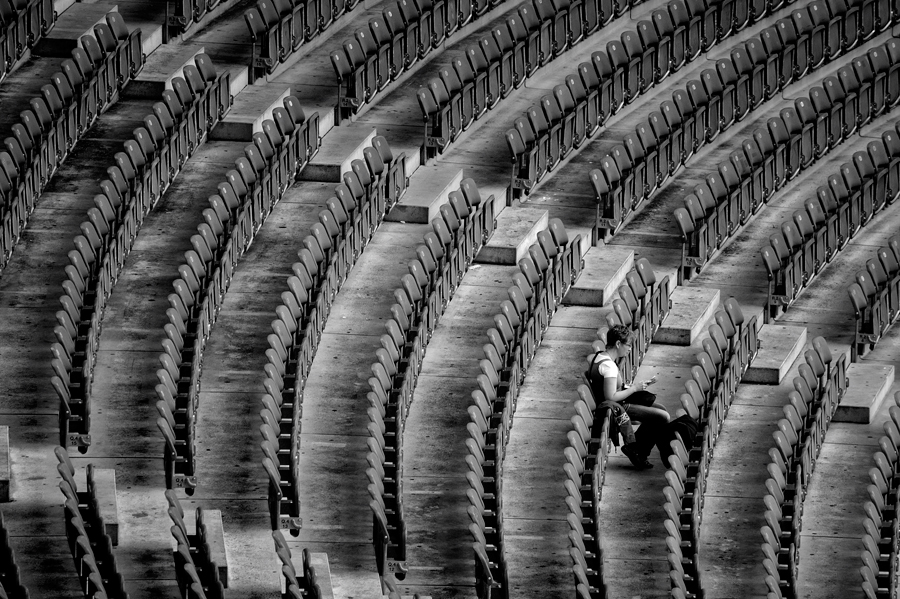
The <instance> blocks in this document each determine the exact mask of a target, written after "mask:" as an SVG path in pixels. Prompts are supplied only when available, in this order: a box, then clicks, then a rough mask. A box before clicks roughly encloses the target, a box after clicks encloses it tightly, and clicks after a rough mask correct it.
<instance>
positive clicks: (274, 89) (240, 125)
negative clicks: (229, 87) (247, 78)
mask: <svg viewBox="0 0 900 599" xmlns="http://www.w3.org/2000/svg"><path fill="white" fill-rule="evenodd" d="M289 95H291V88H290V87H288V86H284V87H282V86H280V85H271V86H267V87H260V86H255V85H251V86H248V87H246V88H244V90H243V91H242V92H241V93H240V94H238V95H236V96H235V97H234V104H232V106H231V110H229V111H228V114H226V115H225V118H224V119H222V120H221V121H219V123H218V124H217V125H216V126H215V127H214V128H213V130H212V132H210V135H209V138H210V139H212V140H223V141H246V142H249V141H251V140H252V139H253V134H254V133H257V132H259V131H262V123H263V121H264V120H266V119H271V118H272V109H274V108H276V107H278V106H284V99H285V98H286V97H288V96H289ZM307 168H308V167H307Z"/></svg>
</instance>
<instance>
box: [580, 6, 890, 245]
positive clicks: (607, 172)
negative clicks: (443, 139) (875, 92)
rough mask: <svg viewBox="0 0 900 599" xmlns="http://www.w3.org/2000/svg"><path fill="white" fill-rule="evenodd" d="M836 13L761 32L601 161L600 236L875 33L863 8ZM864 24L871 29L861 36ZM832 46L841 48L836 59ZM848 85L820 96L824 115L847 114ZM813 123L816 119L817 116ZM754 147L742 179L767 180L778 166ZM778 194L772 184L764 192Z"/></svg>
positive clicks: (802, 17) (806, 14)
mask: <svg viewBox="0 0 900 599" xmlns="http://www.w3.org/2000/svg"><path fill="white" fill-rule="evenodd" d="M831 8H832V9H833V10H835V11H838V12H834V13H831V14H830V16H829V17H827V18H826V17H825V16H824V15H822V12H823V11H825V6H824V3H823V2H821V1H817V2H813V3H811V4H810V5H809V6H807V7H805V8H802V9H798V10H796V11H794V12H793V13H792V17H791V18H790V19H787V18H785V19H782V20H780V21H779V23H780V25H781V26H780V27H769V28H767V29H764V30H763V31H762V32H761V33H760V34H759V35H758V36H755V37H753V38H750V39H749V40H748V41H747V42H746V43H745V44H738V45H737V47H735V48H734V49H732V51H731V53H730V57H729V58H727V59H725V58H723V59H720V60H718V61H716V69H715V70H713V69H706V70H704V71H703V72H702V73H701V81H697V80H692V81H689V82H688V83H687V86H686V88H685V89H684V90H680V89H679V90H676V91H675V92H674V93H673V94H672V100H671V101H669V100H667V101H665V102H663V103H662V104H661V105H660V111H659V112H653V113H651V114H650V116H649V118H648V124H647V125H644V124H643V123H642V124H641V125H639V126H638V127H637V130H636V133H635V135H634V136H633V137H632V138H631V141H630V143H629V144H628V147H625V146H617V147H615V148H613V150H612V152H611V153H610V154H608V155H607V156H606V157H604V158H603V159H602V160H601V168H600V169H596V170H593V171H591V181H592V183H593V185H594V187H595V190H596V192H597V196H598V200H599V203H600V205H599V208H598V218H597V228H598V236H601V237H606V236H610V235H612V234H614V233H615V232H616V231H617V230H618V228H620V227H621V225H622V224H623V223H624V221H625V220H626V219H627V218H628V217H629V216H630V214H631V213H632V212H633V211H634V210H635V208H636V207H637V206H639V205H640V204H641V203H642V202H643V201H644V200H646V199H647V198H648V197H650V196H651V195H652V194H653V193H654V192H655V190H656V189H658V187H659V184H660V183H661V182H662V181H663V180H665V178H666V176H667V173H668V174H669V175H672V174H674V172H675V171H676V170H677V169H678V168H680V167H681V166H683V165H684V164H685V162H686V160H687V159H688V158H689V157H690V156H691V155H693V153H694V152H696V151H697V150H698V149H699V148H700V147H701V146H703V145H705V144H707V143H710V142H712V141H713V140H714V139H715V138H716V137H717V136H718V135H719V133H721V132H722V131H725V130H727V129H728V128H730V127H731V126H732V125H733V124H734V123H735V122H738V121H740V120H742V119H743V118H745V117H746V115H747V114H748V113H749V112H750V111H751V110H754V109H755V108H757V107H758V106H759V105H760V104H761V103H762V102H763V101H765V100H769V99H771V98H773V97H774V96H775V94H777V93H779V92H780V91H781V90H782V89H784V87H785V86H786V85H788V84H790V83H792V82H796V81H799V80H800V79H801V78H803V77H804V76H805V75H807V74H808V73H811V72H813V71H814V70H815V69H817V68H818V67H819V66H821V65H823V64H825V63H826V62H827V61H829V60H833V59H834V58H836V57H837V56H839V55H841V54H843V53H844V52H846V51H848V50H850V49H851V48H854V47H856V45H857V44H858V43H859V41H860V39H863V38H867V37H870V36H871V34H873V33H874V31H875V29H874V24H873V23H869V22H868V21H866V20H865V19H858V18H855V17H858V7H852V8H848V7H846V5H843V4H842V3H841V4H840V6H835V7H831ZM865 23H868V27H869V28H868V29H864V28H863V24H865ZM832 38H834V39H832ZM831 43H834V44H837V47H838V50H837V51H836V52H835V51H834V48H833V46H831V45H829V44H831ZM851 74H852V72H851ZM850 83H851V80H847V81H846V82H841V83H838V82H836V86H834V87H831V86H830V87H829V90H830V91H829V93H830V96H825V94H822V97H821V98H820V100H821V104H820V106H817V107H820V108H821V111H822V112H824V113H827V114H830V112H831V110H832V109H837V106H841V108H842V107H843V104H844V102H845V101H846V100H847V98H849V96H850V94H851V93H853V91H854V90H855V89H858V87H859V83H857V86H856V87H855V88H853V90H851V91H845V90H844V88H843V87H842V85H843V84H847V85H848V86H849V85H850ZM813 115H814V117H815V118H818V117H819V112H818V110H814V111H813ZM841 116H843V110H841ZM840 138H841V139H843V135H841V136H840ZM755 141H758V142H759V143H762V144H763V145H762V147H761V148H757V147H749V148H747V147H745V151H746V153H747V155H746V162H747V163H749V164H747V165H744V164H743V163H741V167H742V172H743V170H746V169H749V170H750V171H751V172H753V173H757V172H760V171H762V172H767V170H768V169H770V168H773V167H771V166H770V165H772V164H773V163H774V162H776V157H775V156H773V154H774V153H775V148H774V147H771V146H772V144H771V143H770V140H769V138H768V136H763V138H762V139H759V140H755ZM760 176H761V175H760ZM776 187H777V185H776V183H774V182H773V183H772V184H771V185H769V186H768V187H767V189H775V188H776ZM678 214H679V215H681V216H682V218H681V220H679V221H678V222H679V225H680V226H681V227H682V228H683V229H684V231H685V233H684V235H685V236H686V237H687V238H688V239H690V238H691V237H690V236H691V235H693V233H694V231H693V229H692V228H691V221H690V219H686V218H684V215H683V214H682V213H680V212H679V213H678Z"/></svg>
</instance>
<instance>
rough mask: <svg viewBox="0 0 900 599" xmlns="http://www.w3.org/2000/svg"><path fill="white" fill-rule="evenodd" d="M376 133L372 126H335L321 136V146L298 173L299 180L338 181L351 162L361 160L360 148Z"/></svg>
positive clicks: (361, 152) (369, 142)
mask: <svg viewBox="0 0 900 599" xmlns="http://www.w3.org/2000/svg"><path fill="white" fill-rule="evenodd" d="M376 135H378V132H377V131H376V130H375V129H374V128H373V127H362V126H361V127H335V128H333V129H332V130H331V131H330V132H329V133H328V135H326V136H325V137H324V138H322V147H321V148H319V153H318V154H316V155H315V156H314V157H313V159H312V160H310V161H309V164H307V165H306V168H304V169H303V171H302V172H301V173H300V180H301V181H326V182H329V183H340V182H341V175H343V174H344V173H346V172H349V171H350V163H351V162H353V161H354V160H357V159H358V160H364V158H363V150H364V149H365V148H368V147H369V146H371V145H372V139H373V138H374V137H375V136H376Z"/></svg>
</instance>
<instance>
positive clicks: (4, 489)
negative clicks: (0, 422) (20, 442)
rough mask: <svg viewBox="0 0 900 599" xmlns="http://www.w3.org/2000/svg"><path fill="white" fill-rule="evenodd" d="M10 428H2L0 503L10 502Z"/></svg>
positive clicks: (0, 444) (0, 433) (0, 435)
mask: <svg viewBox="0 0 900 599" xmlns="http://www.w3.org/2000/svg"><path fill="white" fill-rule="evenodd" d="M9 462H10V460H9V427H8V426H0V503H6V502H8V501H9V483H10V480H11V477H10V468H11V465H10V463H9Z"/></svg>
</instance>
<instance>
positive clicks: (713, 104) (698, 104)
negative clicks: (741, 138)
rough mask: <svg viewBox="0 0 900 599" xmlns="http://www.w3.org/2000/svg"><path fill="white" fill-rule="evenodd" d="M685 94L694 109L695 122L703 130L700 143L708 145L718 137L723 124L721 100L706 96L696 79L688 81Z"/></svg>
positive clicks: (701, 85)
mask: <svg viewBox="0 0 900 599" xmlns="http://www.w3.org/2000/svg"><path fill="white" fill-rule="evenodd" d="M714 76H715V75H714V74H713V77H714ZM687 94H688V97H689V98H690V102H691V104H692V106H693V109H694V115H695V119H696V122H697V123H698V124H699V125H700V127H701V128H702V129H705V135H704V136H703V137H702V138H701V140H702V141H701V143H704V144H706V143H710V142H712V141H713V140H714V139H716V138H717V137H718V136H719V133H720V132H721V131H722V129H723V128H724V124H725V119H724V117H723V115H722V102H721V98H720V97H718V96H710V95H708V94H707V93H706V90H705V89H704V87H703V84H702V83H701V82H700V81H697V80H696V79H692V80H691V81H688V83H687Z"/></svg>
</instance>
